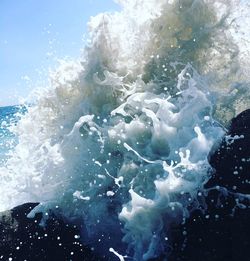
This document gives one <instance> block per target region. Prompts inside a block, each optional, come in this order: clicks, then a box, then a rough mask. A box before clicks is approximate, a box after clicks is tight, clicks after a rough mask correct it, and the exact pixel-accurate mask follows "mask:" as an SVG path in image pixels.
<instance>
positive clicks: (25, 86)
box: [0, 0, 119, 106]
mask: <svg viewBox="0 0 250 261" xmlns="http://www.w3.org/2000/svg"><path fill="white" fill-rule="evenodd" d="M118 8H119V7H118V6H117V5H116V4H115V3H114V2H113V1H112V0H60V1H59V0H21V1H20V0H1V1H0V75H1V77H0V106H4V105H10V104H17V103H18V99H19V98H21V97H24V98H25V97H26V96H27V95H28V93H29V92H30V91H31V90H32V89H33V88H35V87H40V86H45V85H46V84H47V81H48V71H49V68H54V67H55V66H56V59H55V58H65V57H71V58H77V57H79V56H80V54H81V51H80V50H81V48H83V46H84V39H85V40H86V34H87V22H88V20H89V18H90V16H93V15H96V14H98V13H100V12H105V11H115V10H118ZM84 35H85V36H84Z"/></svg>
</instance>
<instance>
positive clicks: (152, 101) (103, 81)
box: [0, 0, 250, 260]
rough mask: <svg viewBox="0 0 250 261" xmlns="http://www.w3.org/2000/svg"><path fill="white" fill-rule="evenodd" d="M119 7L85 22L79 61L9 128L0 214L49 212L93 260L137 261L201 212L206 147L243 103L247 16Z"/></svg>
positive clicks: (209, 9)
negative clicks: (68, 225) (28, 209)
mask: <svg viewBox="0 0 250 261" xmlns="http://www.w3.org/2000/svg"><path fill="white" fill-rule="evenodd" d="M119 2H120V3H121V5H122V6H123V10H122V11H121V12H117V13H113V14H109V13H105V14H100V15H98V16H96V17H94V18H91V21H90V23H89V28H90V38H91V39H90V43H89V44H88V46H86V47H85V51H84V54H83V58H82V59H80V60H79V61H72V62H68V61H65V62H61V65H60V67H59V69H58V70H57V71H55V72H54V73H53V74H52V75H51V85H50V86H49V87H48V88H46V89H42V90H37V91H35V92H34V93H33V100H36V102H35V104H34V105H33V106H31V107H29V108H27V113H26V114H25V115H24V116H23V117H22V119H21V120H20V121H19V123H18V124H17V126H12V127H11V131H12V132H13V133H14V134H15V135H16V136H17V137H18V145H17V146H16V147H15V149H14V150H13V152H12V156H11V158H10V159H9V160H8V161H7V163H5V165H3V166H2V167H1V169H0V172H1V180H0V183H1V190H2V195H3V196H2V197H1V199H0V202H1V204H0V205H1V210H4V209H8V208H11V207H13V206H16V205H18V204H22V203H24V202H41V204H40V205H39V206H38V207H36V208H35V209H34V210H33V212H32V213H30V216H32V215H33V214H34V213H36V212H38V211H44V212H46V211H47V210H48V209H54V210H55V211H56V209H60V213H61V214H63V215H64V216H65V217H67V218H68V219H71V220H76V219H78V220H79V219H80V220H81V222H82V224H84V226H85V228H86V230H84V231H83V234H84V240H85V243H88V244H91V245H93V247H95V248H96V249H97V251H99V252H100V253H101V254H102V253H104V254H105V255H109V256H110V255H111V256H112V257H114V258H115V256H117V257H119V258H120V259H121V258H123V256H125V253H126V251H127V254H126V255H127V256H130V257H131V256H133V258H134V259H135V260H147V259H149V258H153V257H157V256H158V255H160V254H161V253H164V252H165V251H166V249H167V246H168V242H167V241H166V240H165V238H167V236H168V230H169V228H170V226H171V224H172V223H173V222H175V223H181V222H184V221H185V218H187V217H188V216H189V213H190V211H192V210H193V209H196V208H197V207H198V206H199V205H200V204H202V202H201V200H199V198H198V197H197V194H198V193H199V191H202V190H203V185H204V184H205V183H206V182H207V180H208V179H209V177H210V174H211V171H212V168H211V166H210V165H209V163H208V159H207V156H208V154H209V152H210V149H211V147H212V146H213V145H214V144H215V143H216V142H217V141H219V140H220V138H221V137H222V135H223V134H224V131H225V127H223V124H227V122H228V120H229V119H230V118H231V117H232V116H234V115H235V114H236V113H238V112H239V111H241V110H244V109H245V108H247V106H249V98H250V97H249V94H248V93H249V83H248V82H249V78H248V76H247V75H248V74H247V73H248V69H247V67H248V59H246V57H249V53H248V50H247V48H246V42H247V41H248V38H247V37H248V36H247V35H246V34H244V30H243V29H241V28H242V25H243V24H244V23H249V18H248V17H247V16H246V15H245V16H244V17H245V19H243V20H242V17H241V16H242V14H247V12H246V10H249V9H248V8H249V7H248V4H247V3H246V2H245V1H237V4H239V5H240V7H241V8H240V9H238V8H236V1H223V0H220V1H210V0H204V1H202V0H188V1H187V0H185V1H184V0H183V1H164V0H161V1H156V0H155V1H154V0H151V1H150V0H148V1H146V0H145V1H142V0H136V1H135V0H134V1H132V0H131V1H130V0H127V1H125V0H124V1H119ZM239 10H240V12H239ZM244 12H245V13H244ZM240 17H241V18H240ZM235 28H237V30H238V31H241V35H240V37H239V36H238V35H237V33H236V31H235V30H236V29H235ZM243 54H244V55H243ZM243 56H244V59H242V57H243ZM228 101H231V104H230V107H229V106H228ZM58 211H59V210H58ZM109 250H110V251H111V252H109ZM118 253H119V254H118ZM113 254H115V255H113ZM123 254H124V255H123ZM117 257H116V258H117ZM124 259H126V257H124ZM114 260H115V259H114Z"/></svg>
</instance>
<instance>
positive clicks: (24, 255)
mask: <svg viewBox="0 0 250 261" xmlns="http://www.w3.org/2000/svg"><path fill="white" fill-rule="evenodd" d="M36 205H37V204H34V203H28V204H24V205H21V206H18V207H16V208H14V209H12V210H10V211H6V212H2V213H1V214H0V231H1V233H0V260H8V261H14V260H17V261H19V260H20V261H21V260H22V261H24V260H26V261H42V260H44V261H45V260H46V261H64V260H65V261H66V260H67V261H70V260H72V261H76V260H88V261H89V260H90V261H91V260H93V261H96V260H102V259H100V258H99V257H97V256H95V255H94V254H93V252H92V251H91V250H90V248H88V247H86V246H83V245H82V244H81V239H80V234H79V233H80V232H79V230H78V229H77V228H76V227H75V226H73V225H70V224H67V223H66V222H65V221H63V220H62V219H60V218H58V217H55V216H53V214H50V218H49V219H48V221H47V224H46V226H45V227H43V226H40V225H39V223H40V221H41V218H42V214H36V216H35V217H34V218H27V214H28V213H29V212H30V211H31V210H32V209H33V208H34V207H35V206H36Z"/></svg>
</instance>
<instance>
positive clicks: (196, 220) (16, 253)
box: [0, 110, 250, 261]
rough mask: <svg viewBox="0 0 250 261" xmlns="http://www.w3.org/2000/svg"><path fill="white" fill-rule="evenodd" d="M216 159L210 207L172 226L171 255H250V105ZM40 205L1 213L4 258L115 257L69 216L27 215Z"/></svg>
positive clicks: (237, 258)
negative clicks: (99, 251)
mask: <svg viewBox="0 0 250 261" xmlns="http://www.w3.org/2000/svg"><path fill="white" fill-rule="evenodd" d="M210 163H211V165H212V166H213V168H214V169H215V170H216V172H215V173H214V175H213V176H212V178H211V179H210V180H209V182H208V183H207V184H206V188H207V189H210V190H209V192H208V194H207V195H206V197H205V201H206V205H207V209H206V210H205V211H204V210H203V209H200V210H196V211H194V212H193V213H192V214H191V216H190V218H189V219H188V220H187V221H186V223H185V224H184V225H182V226H177V227H173V228H172V235H171V237H172V243H171V244H172V247H171V251H170V252H169V253H170V254H168V257H167V260H170V261H178V260H180V261H181V260H183V261H196V260H197V261H198V260H199V261H200V260H202V261H224V260H225V261H247V260H249V253H248V252H249V249H250V239H249V235H250V226H249V225H250V208H249V206H250V204H249V202H250V200H249V198H250V197H249V198H247V197H245V195H246V194H250V110H247V111H244V112H243V113H241V114H240V115H238V116H237V117H236V118H234V119H233V120H232V123H231V126H230V128H229V131H228V133H227V135H226V136H225V137H224V139H223V140H222V142H221V144H220V145H219V146H217V147H216V148H214V150H213V151H212V152H211V155H210ZM222 187H225V188H226V189H227V192H225V191H224V192H223V190H221V188H222ZM235 193H237V197H235ZM240 195H242V196H240ZM37 204H38V203H27V204H24V205H22V206H18V207H16V208H14V209H12V210H10V211H5V212H2V213H1V214H0V231H1V233H0V260H7V261H14V260H17V261H19V260H20V261H21V260H23V261H24V260H26V261H36V260H37V261H42V260H47V261H50V260H51V261H64V260H65V261H70V260H72V261H79V260H82V261H84V260H87V261H91V260H93V261H98V260H110V259H108V258H105V257H104V258H101V257H98V256H96V255H95V253H94V251H92V250H91V248H90V247H88V246H84V245H82V243H81V236H80V228H78V227H77V226H76V225H72V224H69V223H68V222H66V221H65V220H64V219H63V218H60V217H58V216H57V217H56V216H55V215H53V213H51V214H50V218H49V219H48V220H47V224H46V226H40V225H39V223H40V221H41V218H42V214H39V213H38V214H36V215H35V217H34V218H27V214H28V213H29V212H30V211H31V210H32V209H33V208H34V207H35V206H37ZM116 259H117V257H116ZM116 259H114V260H116ZM112 260H113V259H112ZM155 260H166V256H162V257H158V258H156V259H155Z"/></svg>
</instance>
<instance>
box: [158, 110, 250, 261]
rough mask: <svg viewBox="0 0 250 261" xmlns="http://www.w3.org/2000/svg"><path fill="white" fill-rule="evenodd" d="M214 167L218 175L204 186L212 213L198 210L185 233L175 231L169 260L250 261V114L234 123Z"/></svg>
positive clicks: (218, 149) (213, 159)
mask: <svg viewBox="0 0 250 261" xmlns="http://www.w3.org/2000/svg"><path fill="white" fill-rule="evenodd" d="M210 164H211V165H212V166H213V168H214V169H215V172H214V174H213V176H212V178H211V179H210V180H209V181H208V183H207V184H206V186H205V187H206V188H207V189H208V194H207V195H206V196H205V201H206V204H207V208H206V210H204V209H201V210H196V211H194V212H193V213H192V214H191V216H190V218H189V219H188V220H187V221H186V223H185V225H183V226H182V227H181V232H180V228H179V227H177V228H175V229H173V230H172V231H173V234H172V238H174V240H173V248H172V253H171V255H170V257H169V259H168V260H171V261H176V260H187V261H196V260H197V261H198V260H203V261H224V260H225V261H239V260H240V261H248V260H250V258H249V250H250V237H249V235H250V200H249V197H247V194H250V110H247V111H244V112H243V113H241V114H240V115H238V116H237V117H236V118H234V119H233V120H232V122H231V126H230V128H229V130H228V133H227V135H226V136H225V137H224V138H223V140H222V141H221V143H220V144H219V145H217V146H216V147H215V148H214V150H213V151H212V152H211V155H210ZM223 188H226V189H223ZM183 234H184V235H183ZM162 260H163V258H162Z"/></svg>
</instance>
